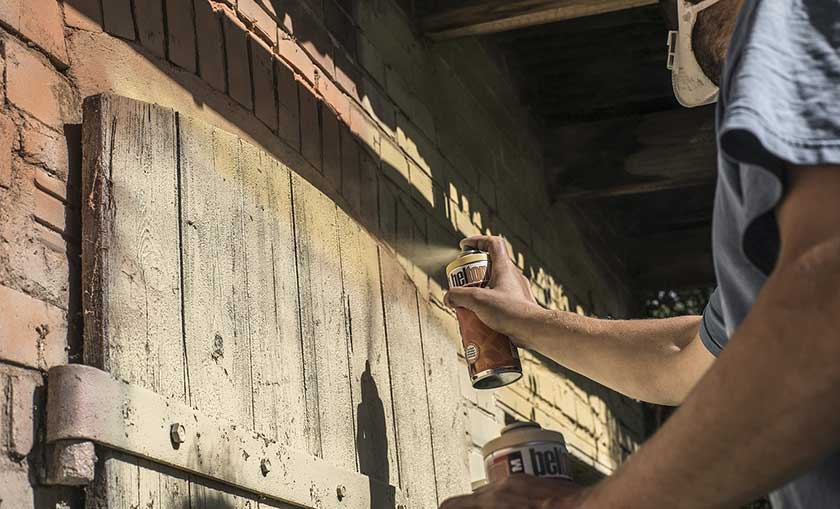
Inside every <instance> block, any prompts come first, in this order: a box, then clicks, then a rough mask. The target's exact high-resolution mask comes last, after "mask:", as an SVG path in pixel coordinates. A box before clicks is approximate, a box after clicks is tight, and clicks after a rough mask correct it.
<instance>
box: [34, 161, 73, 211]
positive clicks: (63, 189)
mask: <svg viewBox="0 0 840 509" xmlns="http://www.w3.org/2000/svg"><path fill="white" fill-rule="evenodd" d="M34 180H35V188H36V189H39V190H40V191H41V192H44V193H47V194H49V195H52V196H53V197H54V198H55V199H56V200H59V201H61V202H62V203H66V202H67V184H65V183H64V182H63V181H61V180H59V179H57V178H55V177H53V176H51V175H48V174H47V172H45V171H43V170H40V169H39V170H36V171H35V179H34Z"/></svg>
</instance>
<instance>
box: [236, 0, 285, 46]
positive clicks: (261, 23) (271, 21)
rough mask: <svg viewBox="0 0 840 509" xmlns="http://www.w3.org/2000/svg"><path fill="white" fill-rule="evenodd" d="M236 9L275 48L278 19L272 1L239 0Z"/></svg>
mask: <svg viewBox="0 0 840 509" xmlns="http://www.w3.org/2000/svg"><path fill="white" fill-rule="evenodd" d="M236 9H237V11H238V12H239V15H240V16H242V17H244V18H245V19H247V20H248V21H249V23H250V24H251V25H252V26H253V29H254V32H255V33H256V34H257V35H259V36H260V37H262V39H264V40H265V42H266V43H267V44H269V45H271V47H272V48H273V47H274V46H275V45H276V44H277V21H275V17H274V8H273V7H272V5H271V3H270V2H268V1H266V2H262V1H260V0H238V1H237V3H236Z"/></svg>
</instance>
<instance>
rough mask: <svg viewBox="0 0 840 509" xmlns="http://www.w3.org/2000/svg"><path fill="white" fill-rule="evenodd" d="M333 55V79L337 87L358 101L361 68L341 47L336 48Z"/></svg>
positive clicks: (359, 99)
mask: <svg viewBox="0 0 840 509" xmlns="http://www.w3.org/2000/svg"><path fill="white" fill-rule="evenodd" d="M334 57H335V81H336V83H337V84H338V87H339V88H341V89H342V90H344V92H345V93H346V94H347V95H349V96H350V97H352V98H353V100H355V101H357V102H360V101H361V97H360V96H359V85H358V84H359V83H360V82H361V80H362V69H361V68H360V67H359V66H358V65H356V63H355V62H353V60H351V59H350V57H349V56H348V55H347V53H346V52H344V51H342V50H341V49H336V52H335V54H334Z"/></svg>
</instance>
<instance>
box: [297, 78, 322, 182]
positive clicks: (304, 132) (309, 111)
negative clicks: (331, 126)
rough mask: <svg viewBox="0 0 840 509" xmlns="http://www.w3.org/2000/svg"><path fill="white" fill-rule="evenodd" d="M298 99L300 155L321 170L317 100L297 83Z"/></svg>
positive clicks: (304, 86) (305, 87) (307, 88)
mask: <svg viewBox="0 0 840 509" xmlns="http://www.w3.org/2000/svg"><path fill="white" fill-rule="evenodd" d="M298 85H299V87H298V94H299V97H300V147H301V150H300V151H301V154H303V157H304V158H305V159H306V160H307V161H309V162H310V163H311V164H312V166H315V167H316V168H318V170H320V169H321V123H320V119H319V117H320V115H319V113H318V99H317V98H316V97H315V93H314V91H312V90H311V89H310V88H309V87H307V86H306V85H305V84H304V83H302V82H298Z"/></svg>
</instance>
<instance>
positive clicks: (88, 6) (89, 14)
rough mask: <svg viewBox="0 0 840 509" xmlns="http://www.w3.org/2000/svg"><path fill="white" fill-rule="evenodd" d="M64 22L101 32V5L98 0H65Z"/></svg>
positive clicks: (71, 25)
mask: <svg viewBox="0 0 840 509" xmlns="http://www.w3.org/2000/svg"><path fill="white" fill-rule="evenodd" d="M64 22H65V23H66V24H67V26H70V27H73V28H78V29H81V30H87V31H89V32H101V31H102V6H101V5H100V3H99V0H66V1H65V2H64Z"/></svg>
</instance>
